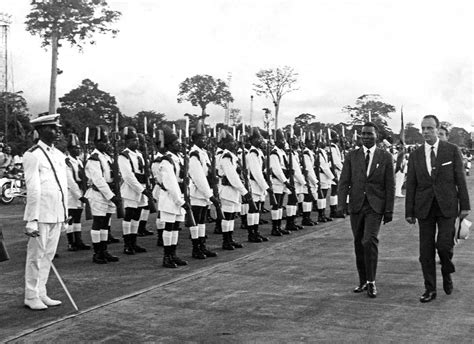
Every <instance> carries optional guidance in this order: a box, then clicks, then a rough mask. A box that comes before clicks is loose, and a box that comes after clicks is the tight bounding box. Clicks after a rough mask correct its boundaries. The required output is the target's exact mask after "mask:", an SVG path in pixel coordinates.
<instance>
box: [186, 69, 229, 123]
mask: <svg viewBox="0 0 474 344" xmlns="http://www.w3.org/2000/svg"><path fill="white" fill-rule="evenodd" d="M183 101H188V102H190V103H191V105H192V106H199V107H200V108H201V111H202V112H201V115H202V116H204V118H205V117H207V114H206V107H207V106H208V105H209V104H215V105H218V106H222V107H223V108H226V107H227V103H230V102H233V101H234V98H232V94H231V93H230V91H229V87H228V86H227V84H226V83H225V82H224V81H222V80H221V79H214V77H212V76H210V75H195V76H193V77H191V78H186V80H184V81H183V82H182V83H180V84H179V92H178V103H182V102H183Z"/></svg>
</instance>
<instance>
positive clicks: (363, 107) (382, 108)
mask: <svg viewBox="0 0 474 344" xmlns="http://www.w3.org/2000/svg"><path fill="white" fill-rule="evenodd" d="M342 111H344V112H347V113H348V114H349V115H350V117H351V121H350V123H351V124H363V123H364V122H367V121H368V120H369V115H370V117H371V121H372V122H373V123H375V124H376V125H377V126H378V127H379V131H380V133H381V134H382V137H384V136H390V135H391V134H392V130H391V129H390V128H389V127H388V124H387V119H390V118H391V117H390V113H392V112H395V106H393V105H391V104H387V103H384V102H383V101H382V100H381V97H380V95H378V94H363V95H361V96H360V97H359V98H357V99H356V103H355V106H351V105H346V106H344V107H343V109H342Z"/></svg>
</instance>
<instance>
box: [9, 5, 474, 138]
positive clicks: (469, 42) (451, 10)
mask: <svg viewBox="0 0 474 344" xmlns="http://www.w3.org/2000/svg"><path fill="white" fill-rule="evenodd" d="M108 3H109V5H110V7H111V8H112V9H115V10H119V11H121V12H122V18H121V19H120V21H119V23H118V28H119V29H120V33H119V34H118V36H117V37H116V38H115V39H112V38H111V37H110V36H102V37H98V39H97V44H96V45H93V46H90V45H89V46H85V48H84V52H83V53H80V52H78V50H77V49H76V48H71V47H69V46H68V45H64V46H63V47H62V48H61V50H60V55H59V63H58V66H59V68H60V69H62V70H63V71H64V73H63V74H62V75H60V76H59V78H58V92H57V94H58V97H61V96H62V95H64V94H65V93H67V92H68V91H70V90H71V89H73V88H75V87H77V86H79V84H80V83H81V81H82V80H83V79H85V78H89V79H91V80H93V81H94V82H97V83H98V84H99V88H100V89H102V90H104V91H106V92H109V93H110V94H112V95H114V96H115V97H116V99H117V102H118V104H119V107H120V109H121V111H122V112H123V113H124V114H126V115H129V116H132V115H134V114H136V113H137V112H138V111H141V110H155V111H158V112H164V113H166V115H167V117H168V118H169V119H176V118H180V117H182V115H183V114H184V113H185V112H191V113H200V109H199V108H194V107H192V106H191V105H189V104H178V103H177V101H176V98H177V92H178V85H179V83H180V82H181V81H183V80H184V79H185V78H186V77H190V76H193V75H196V74H210V75H212V76H214V77H216V78H221V79H224V80H226V79H227V77H228V74H229V73H232V79H231V83H230V89H231V92H232V94H233V96H234V98H235V102H234V105H233V107H236V108H239V109H241V110H242V112H243V114H244V116H245V121H246V122H247V123H248V121H249V110H250V96H251V95H252V93H253V91H252V84H253V83H254V82H255V81H256V77H255V73H256V72H257V71H258V70H259V69H263V68H273V67H277V66H283V65H289V66H291V67H293V68H294V69H295V70H296V71H297V72H298V73H299V77H298V86H299V90H298V91H295V92H293V93H290V94H288V95H286V96H284V98H283V99H282V103H281V110H280V111H281V113H280V116H281V117H280V125H285V124H287V123H289V122H293V118H294V117H295V116H297V115H299V114H301V113H311V114H314V115H316V116H317V118H316V120H318V121H322V122H332V123H338V122H341V121H346V120H347V115H346V114H344V113H343V112H342V111H341V109H342V107H344V106H345V105H353V104H354V102H355V100H356V98H357V97H359V96H360V95H362V94H368V93H370V94H374V93H375V94H380V95H381V97H382V99H383V101H385V102H387V103H390V104H392V105H394V106H395V107H396V109H397V112H396V113H394V114H392V120H391V121H389V124H390V125H391V126H392V128H393V130H394V131H398V130H399V129H400V107H401V106H402V105H403V109H404V115H405V123H406V122H409V121H411V122H414V123H415V124H416V125H417V126H419V123H420V120H421V117H422V116H423V115H426V114H430V113H432V114H436V115H438V116H439V117H440V119H441V120H447V121H449V122H451V123H452V124H454V125H456V126H462V127H464V128H466V129H467V130H471V125H472V124H473V123H474V116H473V113H474V111H473V102H474V96H473V74H474V72H473V56H474V54H473V47H474V44H473V32H474V28H473V23H474V20H473V19H472V14H473V11H472V10H473V7H474V6H473V5H471V1H468V0H460V1H415V0H412V1H405V0H398V1H384V0H364V1H362V0H359V1H355V0H351V1H349V0H348V1H338V0H327V1H322V0H258V1H257V0H238V1H237V0H199V1H196V0H182V1H179V0H173V1H162V0H129V1H124V0H109V1H108ZM29 10H30V1H27V0H1V2H0V12H7V13H10V14H12V15H13V23H12V25H11V30H10V37H9V50H10V56H11V57H10V61H11V71H12V75H13V78H12V80H13V82H14V85H13V87H14V90H15V91H19V90H22V91H24V95H25V98H26V99H27V101H28V103H29V106H30V109H31V112H32V113H33V114H37V113H39V112H43V111H47V108H48V106H47V102H48V92H49V72H50V59H51V57H50V51H49V50H48V51H46V50H44V49H42V48H41V41H40V39H39V38H38V37H33V36H31V35H30V34H29V33H27V32H26V31H25V25H24V22H25V16H26V14H27V13H28V11H29ZM264 107H269V108H270V107H271V101H270V100H269V99H265V98H264V97H255V100H254V125H260V126H261V125H262V123H261V118H262V115H263V112H262V111H261V109H262V108H264ZM208 113H209V114H211V117H210V118H209V120H210V122H216V121H223V116H224V110H223V109H222V108H218V107H214V106H210V107H209V108H208Z"/></svg>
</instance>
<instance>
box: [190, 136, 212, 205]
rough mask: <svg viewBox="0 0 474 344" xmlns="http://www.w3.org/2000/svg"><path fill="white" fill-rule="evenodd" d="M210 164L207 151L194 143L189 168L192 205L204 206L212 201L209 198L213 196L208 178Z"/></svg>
mask: <svg viewBox="0 0 474 344" xmlns="http://www.w3.org/2000/svg"><path fill="white" fill-rule="evenodd" d="M210 165H211V162H210V161H209V157H208V155H207V153H206V152H205V151H204V150H202V149H201V148H199V147H198V146H196V145H194V146H193V147H192V148H191V150H190V151H189V170H188V175H189V178H190V179H191V180H190V183H189V194H190V198H191V205H196V206H201V207H204V206H207V205H209V204H210V203H211V202H210V201H209V198H210V197H211V196H212V189H211V187H210V186H209V182H208V180H207V174H208V172H209V166H210Z"/></svg>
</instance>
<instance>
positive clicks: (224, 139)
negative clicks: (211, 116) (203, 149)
mask: <svg viewBox="0 0 474 344" xmlns="http://www.w3.org/2000/svg"><path fill="white" fill-rule="evenodd" d="M234 140H235V139H234V137H233V136H232V134H231V133H230V132H229V131H227V130H226V129H221V130H220V131H219V135H218V137H217V142H220V143H229V142H233V141H234Z"/></svg>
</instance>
